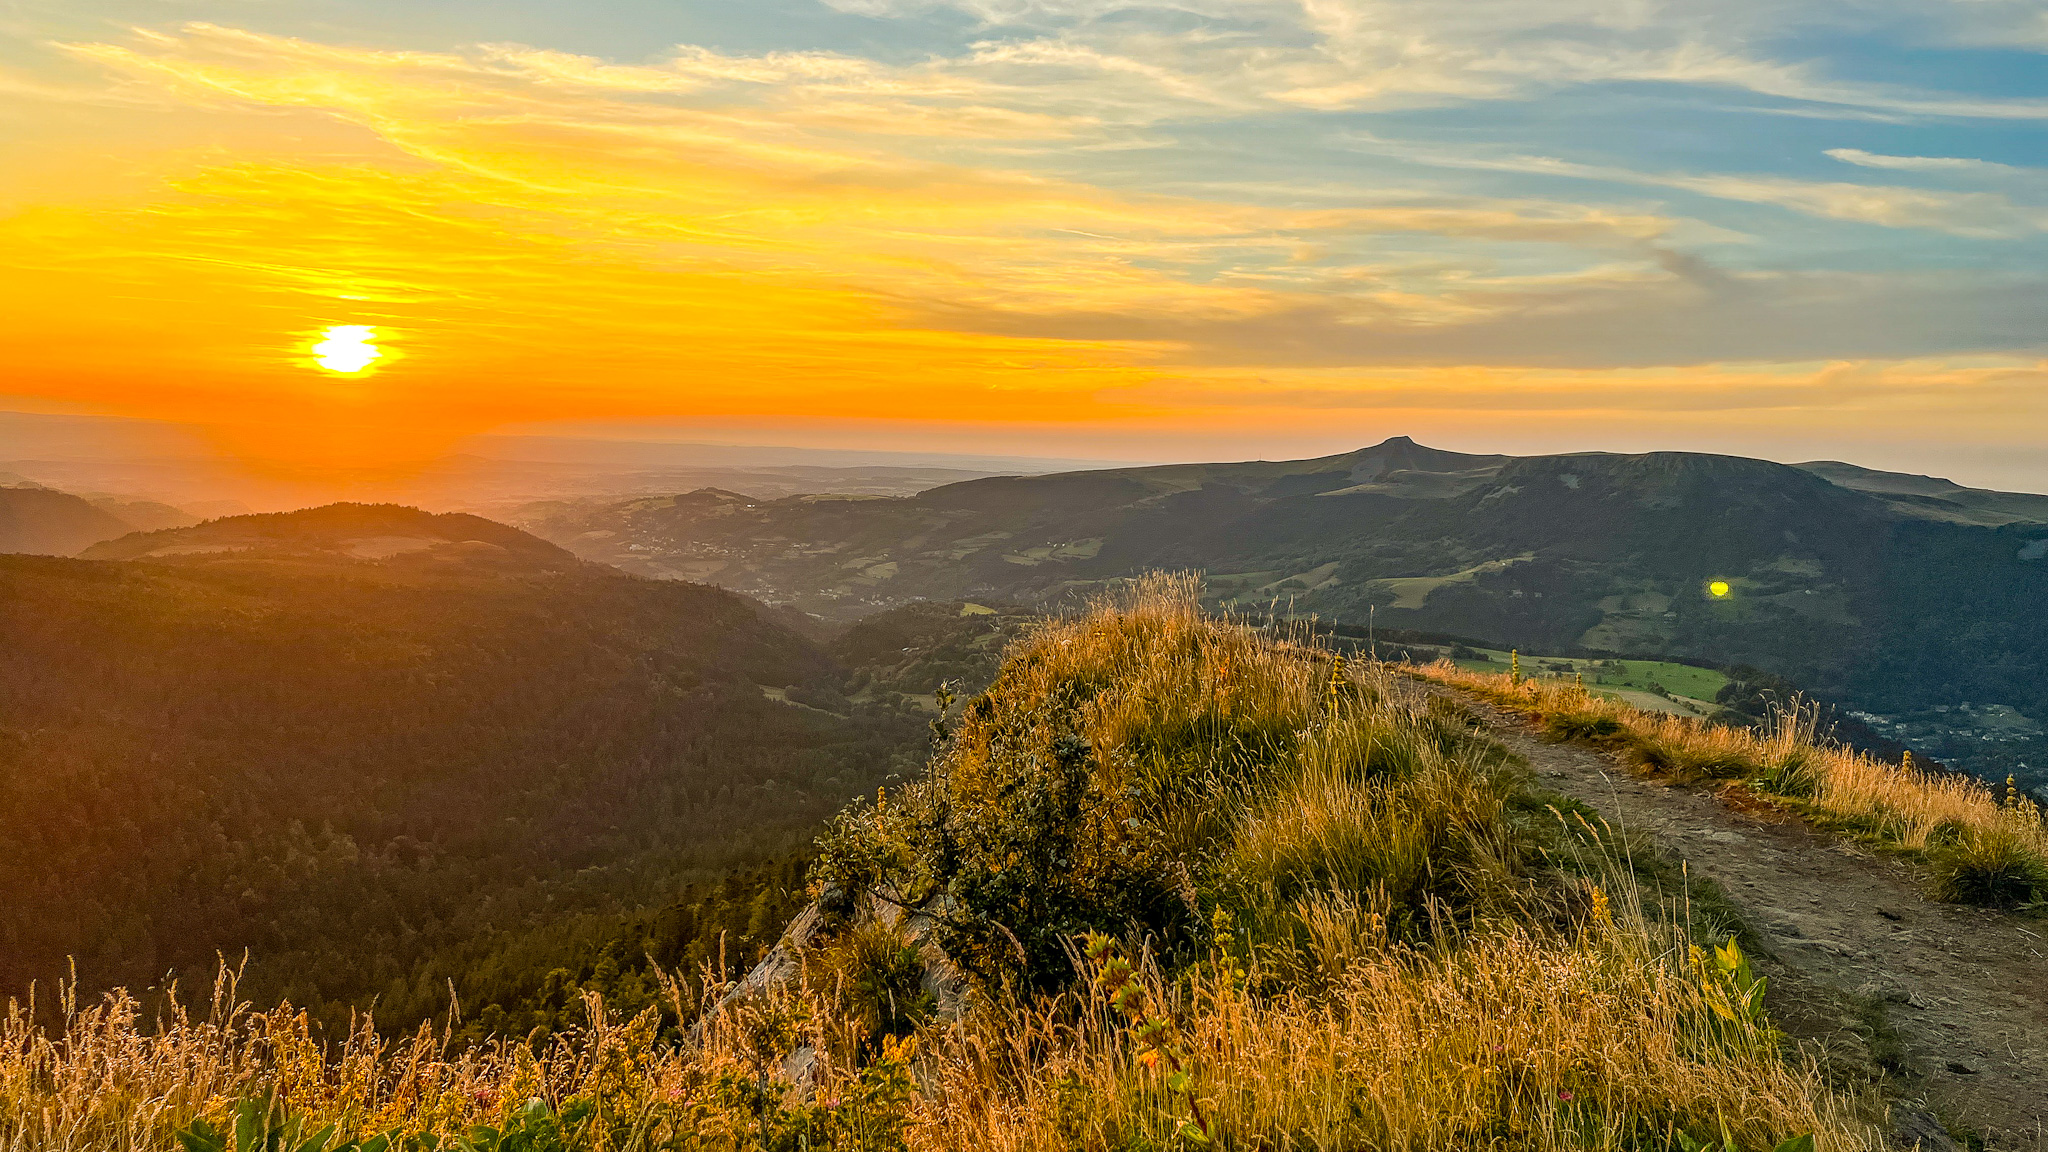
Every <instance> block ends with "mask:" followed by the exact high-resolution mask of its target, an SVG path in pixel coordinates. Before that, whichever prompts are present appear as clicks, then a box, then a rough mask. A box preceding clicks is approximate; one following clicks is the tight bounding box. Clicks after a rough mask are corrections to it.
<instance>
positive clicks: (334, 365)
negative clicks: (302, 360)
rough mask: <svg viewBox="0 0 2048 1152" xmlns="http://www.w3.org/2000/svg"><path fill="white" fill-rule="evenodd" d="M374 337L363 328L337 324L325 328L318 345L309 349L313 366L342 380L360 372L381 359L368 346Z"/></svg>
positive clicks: (372, 331)
mask: <svg viewBox="0 0 2048 1152" xmlns="http://www.w3.org/2000/svg"><path fill="white" fill-rule="evenodd" d="M376 334H377V330H376V329H375V328H372V327H370V326H369V325H367V324H338V325H336V326H335V327H332V328H329V329H327V330H326V331H325V332H322V333H321V334H320V342H319V343H317V344H315V345H313V363H315V364H318V365H319V366H320V367H322V368H324V369H326V370H327V371H329V372H337V373H340V374H341V375H344V376H346V375H350V374H353V373H356V372H361V371H362V370H363V369H365V368H368V367H369V366H370V365H372V364H374V363H376V362H377V361H378V360H379V359H380V358H382V357H383V355H384V353H382V352H380V351H378V350H377V346H376V345H375V344H372V343H370V340H371V338H372V337H374V336H375V335H376Z"/></svg>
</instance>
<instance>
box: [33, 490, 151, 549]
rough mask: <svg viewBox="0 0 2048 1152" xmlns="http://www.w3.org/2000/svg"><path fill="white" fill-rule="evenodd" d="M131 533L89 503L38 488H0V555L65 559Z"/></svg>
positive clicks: (106, 513) (110, 516) (119, 520)
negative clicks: (83, 549) (17, 553)
mask: <svg viewBox="0 0 2048 1152" xmlns="http://www.w3.org/2000/svg"><path fill="white" fill-rule="evenodd" d="M132 531H134V526H133V525H131V524H129V523H128V522H126V521H124V520H121V519H120V518H118V517H116V516H114V515H112V514H111V513H109V512H107V511H105V510H103V509H100V508H95V507H94V506H93V505H92V504H91V503H90V502H89V501H86V500H84V499H81V498H80V497H77V496H73V495H71V494H70V493H68V492H59V491H57V490H56V489H54V488H45V487H43V486H41V485H39V484H25V485H22V486H20V487H0V552H28V553H39V554H42V555H46V556H69V555H71V554H72V553H74V552H77V551H78V550H79V549H81V548H85V547H87V546H89V545H92V544H96V543H98V542H100V541H102V540H108V539H111V538H113V537H115V536H120V535H123V534H124V533H128V532H132Z"/></svg>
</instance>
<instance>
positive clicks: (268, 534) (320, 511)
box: [79, 504, 578, 572]
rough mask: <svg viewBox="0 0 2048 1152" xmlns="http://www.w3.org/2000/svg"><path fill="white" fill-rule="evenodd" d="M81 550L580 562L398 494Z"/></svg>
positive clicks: (427, 563) (251, 557)
mask: <svg viewBox="0 0 2048 1152" xmlns="http://www.w3.org/2000/svg"><path fill="white" fill-rule="evenodd" d="M79 555H80V556H81V557H82V558H83V559H87V560H153V561H158V562H161V563H170V564H178V565H186V566H189V565H205V566H211V567H222V566H225V567H239V566H246V565H250V564H260V565H266V566H276V565H280V564H282V565H289V566H293V567H298V568H305V569H318V568H326V567H332V566H335V565H345V566H355V567H359V568H367V567H371V566H375V567H377V568H378V569H380V570H383V571H406V572H431V571H435V570H449V571H453V570H456V569H464V568H468V569H476V568H484V569H499V570H528V571H567V570H569V569H572V568H575V567H577V566H578V561H577V559H576V557H575V556H574V555H573V554H571V553H570V552H568V551H567V550H565V549H563V548H560V547H557V546H555V545H553V544H549V543H548V542H546V541H544V540H540V539H537V538H535V537H534V536H531V535H529V534H527V533H525V532H522V531H520V530H519V529H517V528H512V527H509V526H507V525H504V524H500V523H498V522H496V521H494V520H486V519H484V518H483V517H481V516H471V515H468V514H466V513H461V512H447V513H441V514H438V515H437V514H435V513H431V512H422V511H420V510H419V509H417V508H407V507H403V506H401V505H397V504H329V505H326V506H325V507H321V508H307V509H303V510H300V511H297V512H271V513H264V514H258V515H247V516H228V517H224V518H222V519H218V520H208V521H206V522H205V523H203V524H198V525H194V526H191V527H183V528H166V529H161V530H159V531H155V532H136V533H131V534H129V535H125V536H122V537H120V538H119V539H115V540H108V541H106V542H104V543H100V544H95V545H93V546H92V547H90V548H87V549H85V550H84V551H83V552H81V553H79Z"/></svg>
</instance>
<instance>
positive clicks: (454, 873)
mask: <svg viewBox="0 0 2048 1152" xmlns="http://www.w3.org/2000/svg"><path fill="white" fill-rule="evenodd" d="M412 515H413V516H419V515H420V514H417V513H413V514H412ZM330 518H331V517H330ZM251 519H256V518H251ZM308 519H312V520H317V519H318V517H308ZM464 519H474V518H464ZM387 520H388V518H387ZM227 523H230V522H225V521H224V522H216V523H215V525H207V526H202V527H201V528H197V529H190V530H186V531H188V532H192V533H204V534H209V535H210V536H218V535H220V533H221V529H220V528H219V527H218V526H217V525H219V524H227ZM484 523H487V522H484ZM273 527H274V525H273ZM359 527H360V526H359ZM372 527H376V525H372ZM385 527H386V528H388V527H389V524H388V523H386V524H385ZM490 527H491V528H493V529H496V530H497V531H498V532H500V533H505V534H508V535H507V536H506V538H505V539H504V540H501V541H499V542H497V543H496V544H495V545H492V546H490V547H487V548H484V549H481V550H478V549H471V550H467V551H464V552H459V553H457V554H456V555H455V556H454V557H453V558H449V557H441V558H439V559H437V560H436V561H435V562H434V563H433V564H425V563H420V562H413V561H415V560H416V558H417V555H418V553H417V552H416V551H415V552H407V553H403V554H401V555H398V556H394V557H391V558H387V559H384V560H371V559H353V560H351V559H346V558H330V559H329V560H328V561H325V562H318V563H316V562H315V560H317V559H318V558H317V557H315V558H309V557H308V556H306V555H300V556H298V557H296V558H290V559H281V560H276V561H264V560H262V559H259V558H254V557H251V556H250V555H249V554H248V553H247V551H238V552H233V553H229V554H213V553H204V552H195V553H184V554H174V555H172V556H170V557H169V558H168V559H167V561H166V562H118V561H117V562H91V561H80V560H61V559H54V558H38V557H7V558H0V635H5V636H6V637H7V643H6V644H4V645H0V699H4V700H5V701H6V708H5V710H4V712H0V828H5V829H6V834H5V835H6V844H7V850H6V851H5V852H0V891H5V892H6V893H7V894H8V898H7V899H6V901H5V902H4V903H0V989H4V991H5V992H7V993H11V994H19V993H22V992H25V991H26V987H27V985H28V983H29V982H30V981H31V980H40V981H42V982H43V984H42V986H43V988H44V989H45V993H44V995H45V997H46V1001H45V1002H46V1003H47V996H48V990H49V989H50V988H51V987H52V981H53V979H54V977H56V976H57V975H59V974H60V973H62V972H63V971H64V969H65V963H66V960H65V958H66V956H67V955H70V956H75V957H76V959H77V964H78V974H79V977H80V979H81V981H82V984H83V985H84V987H85V989H86V990H87V991H90V990H92V989H94V988H98V987H103V986H107V985H110V984H114V983H126V984H128V985H129V986H131V987H134V988H137V989H140V988H143V987H147V986H151V985H156V984H158V983H159V982H160V980H161V978H162V977H163V976H164V975H165V974H166V973H167V972H172V971H175V972H177V973H178V974H180V976H181V977H183V978H184V979H185V980H186V982H187V983H188V984H189V983H191V982H192V981H193V980H194V979H198V980H201V981H204V980H207V979H210V978H211V974H212V972H213V969H214V966H215V955H216V952H217V951H219V952H223V953H226V954H228V955H229V956H231V957H233V956H238V955H239V954H240V953H241V952H242V950H243V949H245V948H246V949H248V950H249V952H250V954H251V956H252V957H253V960H252V962H251V965H250V969H249V979H248V981H247V983H246V984H245V991H246V992H247V993H248V994H250V995H252V996H253V997H255V998H256V999H258V1000H259V1001H263V1000H268V999H272V998H274V997H276V996H278V995H289V996H290V997H291V998H292V999H293V1000H294V1001H295V1002H297V1003H300V1004H303V1005H311V1006H313V1007H314V1008H316V1009H318V1010H322V1011H325V1012H328V1013H329V1014H330V1015H331V1014H332V1013H336V1012H339V1011H340V1009H341V1006H342V1005H343V1004H349V1003H354V1004H360V1003H366V1002H368V1000H369V999H370V998H371V997H380V998H381V1005H380V1010H379V1016H380V1019H382V1020H385V1021H388V1022H389V1023H392V1024H402V1023H404V1022H406V1021H407V1020H409V1019H417V1018H418V1017H419V1016H420V1015H421V1014H422V1013H426V1012H431V1011H437V1010H439V1009H440V1008H441V1007H442V1006H443V1005H444V1004H445V1001H446V998H447V981H448V980H449V979H451V978H455V979H457V981H458V983H463V982H465V981H467V979H468V974H469V973H470V972H471V970H473V969H488V968H490V967H492V965H493V964H494V963H496V962H495V961H494V960H493V959H492V958H493V957H494V956H498V955H500V954H507V953H511V952H516V953H518V954H519V956H520V963H521V964H525V963H527V962H529V961H530V962H532V963H535V964H540V965H541V971H540V974H539V975H537V976H536V979H539V978H540V976H544V974H545V972H546V971H547V969H548V968H550V967H552V966H553V965H554V964H555V963H556V962H557V959H556V957H557V956H558V954H559V953H560V952H561V950H562V949H563V948H565V947H568V946H569V943H570V942H571V941H570V938H572V937H574V936H576V934H577V932H579V931H581V932H584V933H585V935H586V936H587V935H588V934H589V933H593V932H594V933H597V934H599V935H610V934H614V933H615V930H616V927H617V925H618V924H619V923H621V922H622V921H623V920H630V919H631V917H632V916H634V915H637V914H638V913H637V912H635V909H646V910H649V911H650V912H651V911H653V910H656V909H659V908H661V907H662V906H664V905H666V904H668V903H670V902H671V901H673V900H674V899H675V898H676V897H677V895H678V893H679V891H681V890H682V889H683V888H684V887H685V885H686V884H687V883H688V882H690V881H691V880H692V879H696V880H698V881H701V882H706V883H709V882H711V881H714V880H715V879H716V877H717V876H718V875H719V874H721V873H722V872H723V871H724V870H725V869H726V868H727V867H728V866H731V865H750V864H752V863H753V862H756V861H762V860H767V859H771V858H776V857H780V856H782V855H784V854H786V853H787V852H788V851H789V850H790V849H792V848H794V847H797V846H799V845H801V844H803V843H805V842H807V841H808V839H809V837H810V835H811V829H812V826H813V825H814V823H815V822H816V821H817V820H818V819H820V818H821V817H822V816H823V815H825V814H827V813H829V812H831V811H833V810H834V809H836V808H837V807H838V806H839V805H840V804H842V803H844V802H845V801H846V799H847V798H848V797H850V796H853V795H855V794H858V793H862V792H868V791H872V789H873V787H874V785H875V784H876V783H878V782H880V781H881V780H882V779H884V778H886V776H887V775H888V774H889V773H890V772H892V771H901V770H905V769H906V767H907V766H908V765H910V764H912V763H914V762H915V760H916V758H917V757H918V756H920V755H921V753H922V741H923V735H924V716H923V715H922V714H921V713H918V712H916V711H915V710H914V709H912V710H903V709H892V708H887V707H876V706H863V707H859V708H854V707H851V706H849V707H847V708H845V709H844V710H843V711H842V712H840V713H837V714H835V713H833V712H829V711H824V710H818V709H813V708H805V707H799V706H794V705H792V704H790V703H785V702H782V701H781V700H778V699H775V698H771V695H770V693H771V692H773V693H774V694H775V695H782V694H785V693H788V692H792V691H793V692H798V693H803V692H806V691H812V692H817V693H820V694H822V695H829V696H832V697H839V688H840V685H841V683H842V681H843V677H844V671H843V670H842V669H841V668H840V667H839V666H838V665H837V664H836V663H835V662H834V661H833V660H832V658H831V657H830V656H829V655H828V654H826V653H825V652H824V651H823V650H821V649H819V648H818V647H816V646H814V645H813V644H811V643H810V642H809V641H806V640H805V639H803V638H801V637H799V636H797V635H796V634H795V633H793V632H790V631H789V630H788V629H786V628H784V627H782V626H780V625H778V624H775V623H772V622H770V621H769V620H768V619H766V618H765V616H764V614H763V613H762V612H761V611H759V610H758V608H757V606H756V605H753V604H752V603H750V602H748V601H746V600H744V599H742V598H740V597H738V596H735V595H733V594H731V593H728V592H724V591H720V590H717V589H713V588H707V587H702V586H696V585H688V584H681V583H672V582H670V583H662V582H654V581H648V580H642V579H637V578H632V577H627V576H623V575H621V574H618V573H616V572H612V571H609V570H605V569H599V568H595V567H591V566H587V565H582V564H579V563H578V562H576V561H574V560H573V559H569V558H568V557H567V556H566V554H562V553H559V552H558V551H557V550H556V549H554V548H552V547H551V546H549V545H546V544H542V543H541V542H540V541H537V540H533V539H532V538H531V537H524V534H523V533H518V532H516V531H515V530H512V529H507V528H504V527H503V526H501V525H491V526H490ZM378 531H379V533H381V535H382V536H384V537H388V536H390V535H391V534H392V533H391V532H389V531H385V530H384V529H381V528H380V529H378ZM157 535H158V537H159V538H161V537H166V536H175V534H157ZM520 537H523V538H524V541H525V543H522V542H521V540H520V539H517V538H520ZM138 539H144V540H147V539H150V538H147V537H144V538H138ZM387 542H388V541H387ZM175 543H176V541H174V540H173V541H170V542H169V543H158V544H156V545H155V546H154V547H152V548H151V549H150V550H151V551H154V550H157V549H158V548H163V547H169V546H171V545H173V544H175ZM186 543H188V544H189V543H203V541H191V540H188V541H186ZM522 550H524V551H525V552H527V553H528V554H531V555H537V556H540V557H542V558H548V557H549V554H552V555H553V556H559V557H560V558H561V560H562V561H563V562H564V563H561V564H555V563H549V564H546V565H542V566H534V565H530V564H529V565H514V564H508V563H507V562H506V561H505V557H506V556H507V555H516V554H518V553H519V552H521V551H522ZM478 555H481V557H482V562H480V563H471V562H469V560H470V559H472V558H474V557H476V556H478ZM840 698H842V699H843V697H840ZM752 898H753V897H752V896H751V895H748V896H746V897H744V899H752ZM778 911H779V909H778ZM593 916H595V917H597V918H598V919H597V920H592V919H590V918H591V917H593ZM579 918H580V919H579ZM599 921H602V923H600V922H599ZM577 925H582V926H583V927H582V928H578V927H577ZM763 930H764V931H766V930H768V929H766V928H764V929H763ZM714 938H715V934H714ZM734 943H735V945H737V944H738V943H739V941H737V940H735V941H734ZM750 958H751V957H735V960H736V961H739V960H745V959H750ZM520 994H521V995H523V994H524V993H520Z"/></svg>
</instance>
